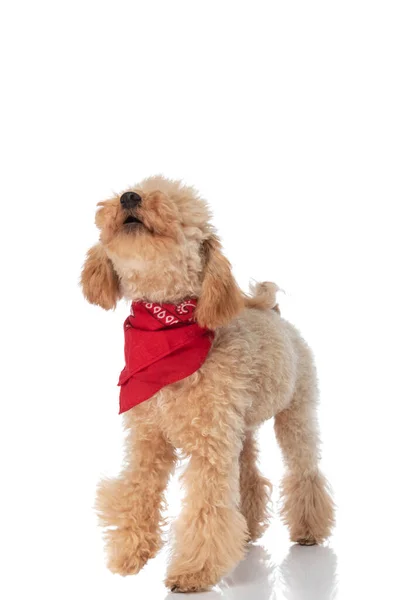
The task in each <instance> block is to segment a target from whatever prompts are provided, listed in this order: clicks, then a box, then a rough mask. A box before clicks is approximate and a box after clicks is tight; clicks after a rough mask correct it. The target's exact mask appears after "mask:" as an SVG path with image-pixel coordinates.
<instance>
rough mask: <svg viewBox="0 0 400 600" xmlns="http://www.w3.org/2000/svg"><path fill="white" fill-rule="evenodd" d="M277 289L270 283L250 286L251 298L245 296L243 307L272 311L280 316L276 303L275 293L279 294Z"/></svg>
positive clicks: (264, 282)
mask: <svg viewBox="0 0 400 600" xmlns="http://www.w3.org/2000/svg"><path fill="white" fill-rule="evenodd" d="M279 289H280V288H279V287H278V286H277V285H276V283H272V282H271V281H262V282H261V283H254V284H250V293H251V296H247V295H245V306H246V307H247V308H257V309H259V310H270V309H272V310H275V311H276V312H277V313H278V314H281V311H280V310H279V305H278V304H277V302H276V293H277V292H279Z"/></svg>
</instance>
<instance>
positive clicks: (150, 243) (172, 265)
mask: <svg viewBox="0 0 400 600" xmlns="http://www.w3.org/2000/svg"><path fill="white" fill-rule="evenodd" d="M98 206H99V209H98V211H97V214H96V225H97V227H98V228H99V230H100V240H99V243H98V244H97V245H96V246H94V247H93V248H91V249H90V250H89V252H88V255H87V258H86V262H85V264H84V267H83V271H82V278H81V282H82V287H83V292H84V295H85V297H86V298H87V300H88V301H89V302H91V303H93V304H98V305H100V306H102V307H103V308H105V309H110V308H114V307H115V305H116V303H117V301H118V299H119V298H121V297H122V296H125V297H126V298H127V299H129V300H131V301H133V300H147V301H150V302H172V303H176V302H179V301H180V300H182V299H184V298H187V297H197V298H198V299H199V300H198V305H197V310H196V319H197V321H198V323H199V324H200V325H202V326H203V327H209V328H210V329H215V328H216V327H219V326H221V325H225V324H227V323H228V322H229V321H230V320H231V319H232V318H233V317H234V316H236V315H237V314H238V313H239V312H240V310H241V309H242V308H243V305H244V299H243V295H242V293H241V291H240V289H239V288H238V286H237V284H236V282H235V280H234V278H233V275H232V272H231V267H230V264H229V262H228V260H227V259H226V258H225V257H224V256H223V254H222V251H221V244H220V241H219V239H218V237H217V236H216V235H215V233H214V231H213V229H212V227H211V225H210V211H209V209H208V206H207V204H206V202H205V201H204V200H202V199H201V198H200V197H199V195H198V194H197V192H196V191H195V190H194V189H193V188H191V187H187V186H185V185H183V184H182V183H180V182H178V181H171V180H168V179H165V178H164V177H151V178H149V179H146V180H144V181H143V182H142V183H141V184H139V185H137V186H135V187H133V188H132V189H129V190H127V191H126V192H124V193H123V194H121V195H120V196H116V197H114V198H111V199H109V200H106V201H104V202H100V203H99V205H98Z"/></svg>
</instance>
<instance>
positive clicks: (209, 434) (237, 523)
mask: <svg viewBox="0 0 400 600" xmlns="http://www.w3.org/2000/svg"><path fill="white" fill-rule="evenodd" d="M225 410H226V408H225ZM231 410H232V412H231V414H230V415H229V414H226V413H225V415H223V416H222V414H223V413H221V419H220V420H219V419H218V418H214V419H212V422H208V423H206V422H205V420H203V419H202V418H201V417H200V418H199V419H196V420H193V421H192V423H191V428H188V429H187V431H186V432H185V433H186V434H187V435H186V440H185V442H184V444H183V450H184V452H185V453H187V454H190V455H191V459H190V462H189V465H188V467H187V469H186V471H185V473H184V475H183V480H184V484H185V487H186V498H185V501H184V504H183V509H182V513H181V515H180V517H179V519H178V521H177V523H176V529H175V536H176V538H175V547H174V553H173V557H172V562H171V565H170V567H169V570H168V574H167V580H166V585H167V586H168V587H169V588H171V589H172V590H173V591H180V592H190V591H199V590H206V589H207V588H209V587H210V586H212V585H214V584H216V583H217V582H218V581H219V580H220V579H221V577H223V576H224V575H225V574H227V573H228V572H229V571H230V570H231V569H232V568H233V567H234V566H235V565H236V564H237V563H238V562H239V561H240V560H241V559H242V558H243V556H244V552H245V546H246V540H247V539H248V530H247V525H246V519H245V518H244V516H243V515H242V514H241V512H240V510H239V504H240V492H239V455H240V451H241V448H242V422H241V420H240V421H239V417H238V415H237V413H235V412H234V410H233V408H232V409H231ZM226 412H229V411H227V410H226ZM214 417H215V415H214ZM230 417H231V418H230ZM228 421H230V423H229V424H228Z"/></svg>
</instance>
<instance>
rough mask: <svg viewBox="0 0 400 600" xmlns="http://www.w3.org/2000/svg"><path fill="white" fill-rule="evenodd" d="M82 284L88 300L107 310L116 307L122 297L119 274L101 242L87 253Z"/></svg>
mask: <svg viewBox="0 0 400 600" xmlns="http://www.w3.org/2000/svg"><path fill="white" fill-rule="evenodd" d="M81 285H82V290H83V295H84V296H85V298H86V300H88V302H90V303H91V304H98V305H99V306H101V307H102V308H104V309H105V310H110V309H111V308H115V307H116V304H117V301H118V300H119V299H120V298H121V291H120V287H119V278H118V275H117V273H116V272H115V271H114V267H113V266H112V263H111V260H110V259H109V258H108V256H107V254H106V253H105V251H104V248H103V246H102V245H101V244H96V245H95V246H93V247H92V248H90V250H89V251H88V253H87V255H86V260H85V263H84V265H83V268H82V274H81Z"/></svg>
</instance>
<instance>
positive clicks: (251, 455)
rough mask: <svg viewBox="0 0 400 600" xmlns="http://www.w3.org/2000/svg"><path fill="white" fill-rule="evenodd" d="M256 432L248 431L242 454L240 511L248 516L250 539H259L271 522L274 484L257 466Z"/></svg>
mask: <svg viewBox="0 0 400 600" xmlns="http://www.w3.org/2000/svg"><path fill="white" fill-rule="evenodd" d="M257 456H258V449H257V443H256V440H255V438H254V432H252V431H248V432H247V434H246V437H245V439H244V443H243V449H242V452H241V454H240V461H239V463H240V498H241V505H240V511H241V513H242V515H243V516H244V517H245V518H246V521H247V528H248V530H249V541H252V542H254V541H255V540H258V539H259V538H260V537H261V536H262V534H263V533H264V532H265V530H266V529H267V527H268V524H269V518H270V515H269V513H268V504H269V499H270V495H271V491H272V485H271V483H270V482H269V481H268V479H266V478H265V477H263V476H262V475H261V473H260V471H259V470H258V468H257Z"/></svg>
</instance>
